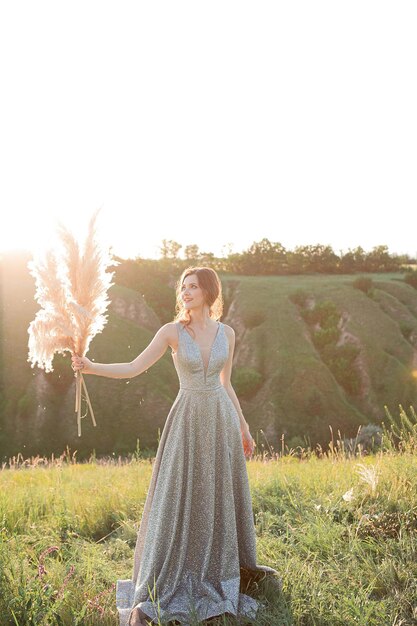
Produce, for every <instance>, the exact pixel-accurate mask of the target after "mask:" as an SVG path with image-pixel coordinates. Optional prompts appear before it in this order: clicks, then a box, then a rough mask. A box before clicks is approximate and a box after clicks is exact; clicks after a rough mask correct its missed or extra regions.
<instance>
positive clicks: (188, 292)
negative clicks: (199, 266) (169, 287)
mask: <svg viewBox="0 0 417 626" xmlns="http://www.w3.org/2000/svg"><path fill="white" fill-rule="evenodd" d="M181 299H182V301H183V303H184V307H185V308H186V309H195V308H196V307H199V306H202V305H203V304H204V302H205V300H204V293H203V290H202V289H201V287H200V286H199V284H198V278H197V275H196V274H190V275H189V276H186V277H185V279H184V281H183V283H182V285H181Z"/></svg>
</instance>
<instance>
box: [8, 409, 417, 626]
mask: <svg viewBox="0 0 417 626" xmlns="http://www.w3.org/2000/svg"><path fill="white" fill-rule="evenodd" d="M387 416H388V413H387ZM388 420H389V425H384V432H383V437H382V441H381V446H380V449H379V450H378V451H377V452H376V453H375V452H373V453H368V452H367V451H366V450H364V449H363V448H361V446H350V447H347V446H346V444H345V442H344V440H343V439H342V438H341V437H340V433H339V434H338V437H334V436H333V432H332V431H331V441H330V442H329V446H328V450H327V451H323V450H321V449H320V448H316V449H314V450H311V449H310V448H309V447H308V446H306V447H305V448H302V447H301V446H300V447H298V448H297V449H293V448H288V446H286V445H285V440H284V438H282V439H281V440H280V442H279V445H278V446H277V449H274V446H273V445H272V443H271V442H269V441H268V440H267V437H266V436H265V434H264V433H262V432H261V437H260V438H259V440H258V442H257V444H258V445H257V447H256V450H257V452H256V454H255V455H254V456H253V457H252V458H251V459H250V460H249V461H248V462H247V469H248V474H249V480H250V486H251V494H252V504H253V514H254V522H255V528H256V534H257V550H258V562H259V563H261V564H265V565H270V566H271V567H274V568H275V569H277V570H278V571H279V572H280V576H281V577H282V581H283V588H282V591H281V592H277V591H276V590H275V589H274V588H273V587H271V586H269V585H268V583H266V584H264V585H263V586H260V587H257V588H252V589H251V590H248V592H249V591H250V592H251V593H253V595H255V596H256V597H258V598H259V599H260V600H261V602H264V605H265V606H264V607H263V608H262V609H261V610H260V612H259V614H258V616H257V619H256V620H252V621H251V620H246V621H245V622H244V623H248V624H254V625H255V624H256V625H259V626H267V625H268V626H271V625H281V624H282V625H292V624H297V625H298V624H300V625H310V624H311V625H313V624H314V625H326V626H327V625H328V626H334V625H342V624H343V626H349V625H353V624H355V625H357V624H362V625H365V624H366V625H370V626H373V625H375V626H381V625H385V624H386V625H388V624H390V625H394V624H395V625H396V626H400V625H401V626H405V625H409V624H410V625H411V624H413V623H416V620H417V603H416V598H417V558H416V557H417V543H416V534H417V480H416V476H417V471H416V470H417V457H416V454H415V452H416V441H417V438H416V415H415V412H414V411H411V412H410V414H408V415H407V414H406V412H405V411H404V410H403V408H402V407H400V412H399V416H398V417H397V418H393V416H392V415H389V416H388ZM152 466H153V458H152V457H151V456H149V457H148V458H146V457H144V456H143V454H142V452H141V451H140V448H139V445H138V447H137V450H136V452H135V453H133V454H131V455H129V456H127V457H124V458H122V457H117V458H115V457H107V458H100V459H99V458H96V457H95V455H92V457H91V458H90V459H89V460H88V462H84V463H79V462H77V459H76V452H73V453H71V452H70V450H69V449H67V450H66V451H64V453H63V454H62V455H61V456H59V457H57V458H53V457H51V458H50V459H46V458H43V457H32V458H30V459H25V458H23V457H22V456H21V455H18V456H17V457H15V458H12V459H9V462H8V463H7V464H4V465H3V468H2V471H1V472H0V481H1V490H0V520H1V524H0V624H5V625H14V626H23V625H24V626H29V625H30V626H32V625H35V624H36V626H47V625H48V626H51V625H54V624H57V625H58V624H59V625H65V626H66V625H70V624H71V625H90V624H91V625H95V624H97V625H98V624H100V625H107V624H109V625H110V624H111V625H113V626H114V625H115V624H116V623H117V614H116V609H115V581H116V579H118V578H126V577H129V576H130V575H131V572H132V567H133V550H134V546H135V542H136V533H137V530H138V527H139V522H140V518H141V514H142V510H143V504H144V501H145V497H146V492H147V487H148V485H149V481H150V477H151V472H152ZM161 623H162V622H161ZM210 623H211V624H213V625H214V624H218V625H220V624H222V625H223V624H224V625H232V624H233V625H234V624H237V620H235V619H233V618H231V617H226V616H223V617H222V618H219V619H218V620H217V621H215V622H210ZM195 624H198V622H197V621H196V622H195Z"/></svg>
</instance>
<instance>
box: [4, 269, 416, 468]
mask: <svg viewBox="0 0 417 626" xmlns="http://www.w3.org/2000/svg"><path fill="white" fill-rule="evenodd" d="M26 262H27V259H24V258H21V257H16V258H12V259H10V258H9V259H7V262H6V261H5V260H4V261H3V267H2V270H3V271H2V289H1V293H2V317H1V320H2V327H1V345H2V354H1V357H0V371H1V386H0V393H1V394H2V395H1V397H0V399H1V402H0V409H1V416H0V426H1V431H0V454H1V456H2V457H4V456H5V455H11V454H17V452H19V451H21V452H23V453H24V454H25V455H31V454H36V453H42V454H51V453H52V452H54V453H55V454H56V453H61V452H62V450H63V449H65V447H66V445H67V444H68V445H69V446H70V447H71V448H72V449H74V448H77V449H78V451H79V455H80V458H81V457H82V456H83V455H85V454H89V453H90V452H91V450H92V449H93V448H94V449H95V451H96V453H97V454H105V453H111V452H115V453H116V454H118V453H124V452H127V451H129V450H133V449H135V447H136V445H137V439H138V438H139V444H140V447H141V448H147V447H149V448H155V447H156V445H157V441H158V429H160V431H161V430H162V428H163V425H164V423H165V419H166V416H167V414H168V412H169V409H170V407H171V404H172V402H173V401H174V398H175V396H176V394H177V392H178V379H177V375H176V372H175V368H174V365H173V362H172V358H171V355H170V351H169V350H168V351H167V353H166V354H165V355H164V357H163V358H162V359H161V360H160V361H159V362H158V363H156V364H155V365H154V366H153V367H152V368H150V370H148V372H146V373H144V374H142V375H141V376H138V377H136V378H134V379H131V380H117V379H109V378H104V377H97V376H86V383H87V387H88V390H89V394H90V398H91V402H92V405H93V409H94V412H95V416H96V420H97V428H94V427H93V426H92V424H91V420H90V418H89V417H88V418H87V419H84V420H83V423H82V433H83V434H82V437H81V438H78V437H77V429H76V416H75V413H74V403H75V379H74V376H73V372H72V370H71V368H70V357H69V354H66V355H65V356H62V355H57V356H56V357H55V359H54V372H52V373H49V374H45V373H44V372H43V371H42V370H40V369H39V368H34V369H32V368H31V367H30V364H29V363H28V362H27V340H28V334H27V328H28V326H29V323H30V321H31V320H32V319H33V318H34V316H35V313H36V311H37V310H38V305H37V303H36V302H35V301H34V281H33V279H32V277H31V276H30V275H29V273H28V271H27V268H26ZM219 274H220V276H221V279H222V283H223V287H224V299H225V311H224V316H223V318H222V321H223V322H224V323H226V324H229V325H230V326H232V327H233V328H234V329H235V332H236V350H235V356H234V367H233V379H232V382H233V385H234V388H235V390H236V393H237V395H238V397H239V400H240V403H241V406H242V409H243V412H244V415H245V417H246V419H247V421H248V422H249V425H250V427H251V432H252V434H253V436H254V437H255V439H256V440H257V441H258V443H259V442H260V441H263V442H265V440H266V441H267V442H268V444H269V445H271V446H272V447H273V448H275V449H277V448H278V447H281V446H282V439H281V437H282V436H284V442H285V443H286V444H288V445H297V444H298V443H305V442H306V441H308V443H311V444H312V445H314V444H315V443H317V442H318V443H320V444H321V445H326V442H327V441H328V440H329V434H330V431H329V425H331V426H332V428H333V431H334V432H335V433H336V432H337V430H338V429H339V430H340V432H341V435H342V436H354V435H355V434H356V432H357V428H358V426H359V424H367V423H369V422H371V423H374V424H378V423H380V422H381V420H382V419H384V415H385V413H384V405H387V406H388V407H389V409H391V410H392V411H393V412H396V410H397V407H398V404H402V405H403V406H405V407H407V406H409V405H410V404H416V400H417V379H416V377H415V371H416V370H417V290H416V289H414V288H413V287H411V286H410V285H408V284H406V283H405V282H404V281H403V280H402V275H401V274H398V273H395V274H369V275H364V278H369V279H370V280H371V283H370V285H368V286H367V287H366V289H365V290H361V289H360V288H357V286H356V287H355V280H356V279H357V277H356V276H354V275H309V276H306V275H302V276H266V277H261V276H256V277H254V276H237V275H227V274H222V273H221V272H219ZM359 286H360V285H359ZM362 288H363V285H362ZM164 289H166V285H164ZM109 298H110V300H111V306H110V308H109V317H108V323H107V325H106V326H105V328H104V330H103V332H102V333H100V334H98V335H97V336H96V337H95V338H94V339H93V341H92V343H91V347H90V350H89V352H88V356H89V358H91V359H94V360H96V361H100V362H105V363H111V362H125V361H130V360H132V359H133V358H134V357H135V356H137V354H139V353H140V352H141V351H142V350H143V349H144V348H145V347H146V346H147V345H148V343H149V342H150V340H151V339H152V337H153V335H154V333H155V331H156V329H157V328H158V327H159V326H160V325H161V323H163V322H162V321H161V319H162V317H163V316H160V313H159V311H157V310H156V311H154V310H152V308H151V307H150V306H149V305H148V304H147V303H146V302H145V300H144V298H143V297H142V295H141V294H140V293H138V292H136V291H133V290H131V289H128V288H127V287H122V286H120V285H114V286H113V287H111V288H110V290H109ZM174 303H175V299H174V288H173V287H172V312H174ZM84 410H85V407H84ZM261 431H263V432H261Z"/></svg>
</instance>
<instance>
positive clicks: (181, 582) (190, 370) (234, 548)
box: [116, 322, 279, 626]
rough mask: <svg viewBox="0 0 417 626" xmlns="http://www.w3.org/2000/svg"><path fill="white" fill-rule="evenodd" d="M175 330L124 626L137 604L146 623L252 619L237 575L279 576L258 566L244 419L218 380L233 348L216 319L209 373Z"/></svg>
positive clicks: (122, 585)
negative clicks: (169, 401) (171, 382)
mask: <svg viewBox="0 0 417 626" xmlns="http://www.w3.org/2000/svg"><path fill="white" fill-rule="evenodd" d="M176 325H177V329H178V349H177V351H176V352H172V358H173V360H174V365H175V368H176V370H177V374H178V378H179V382H180V388H179V392H178V395H177V397H176V398H175V400H174V403H173V405H172V407H171V410H170V411H169V414H168V416H167V419H166V422H165V425H164V428H163V431H162V434H161V438H160V442H159V446H158V450H157V454H156V457H155V461H154V465H153V470H152V476H151V480H150V485H149V488H148V493H147V496H146V500H145V504H144V510H143V514H142V519H141V523H140V527H139V530H138V534H137V541H136V547H135V554H134V566H133V575H132V578H131V579H128V580H118V581H117V585H116V605H117V610H118V614H119V619H120V621H119V624H120V626H130V624H131V622H130V617H131V612H132V610H133V608H135V607H140V608H141V610H142V611H143V612H144V613H145V614H146V615H148V616H149V617H150V618H152V623H154V622H155V623H157V622H158V615H159V619H160V621H161V623H168V622H169V621H170V620H177V621H178V622H180V623H181V624H182V625H183V626H189V624H190V623H192V619H194V620H195V621H194V623H196V621H197V620H198V621H200V620H203V619H208V618H210V617H213V616H215V615H220V614H222V613H232V614H234V615H246V616H248V617H255V615H256V613H257V610H258V609H259V607H260V606H261V603H260V601H259V600H255V599H254V598H252V597H250V596H249V595H246V594H245V593H241V592H240V587H241V585H240V583H241V572H242V571H245V574H247V573H248V572H249V573H253V575H254V579H255V578H256V576H257V575H258V574H259V573H261V574H263V575H264V574H265V572H268V573H270V574H272V575H273V576H274V577H275V575H276V574H278V573H277V572H276V570H274V569H272V568H269V567H267V566H259V565H257V563H256V538H255V526H254V517H253V510H252V500H251V494H250V491H249V480H248V475H247V469H246V459H245V455H244V451H243V444H242V435H241V431H240V421H239V416H238V413H237V411H236V408H235V406H234V404H233V402H232V400H231V398H230V397H229V395H228V393H227V391H226V389H225V388H224V387H223V386H222V385H221V383H220V372H221V370H222V369H223V366H224V365H225V363H226V360H227V357H228V350H229V346H228V340H227V336H226V332H225V329H224V325H223V323H222V322H218V328H217V333H216V336H215V339H214V342H213V344H212V347H211V351H210V356H209V360H208V366H207V371H205V367H204V363H203V358H202V354H201V350H200V347H199V346H198V344H197V343H196V342H195V340H194V339H193V338H192V337H191V335H190V334H189V331H188V330H186V329H185V328H184V326H183V325H182V324H181V323H180V322H177V323H176ZM242 568H244V569H242ZM278 580H279V579H278ZM245 590H246V589H245Z"/></svg>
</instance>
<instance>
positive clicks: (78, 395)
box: [75, 372, 97, 437]
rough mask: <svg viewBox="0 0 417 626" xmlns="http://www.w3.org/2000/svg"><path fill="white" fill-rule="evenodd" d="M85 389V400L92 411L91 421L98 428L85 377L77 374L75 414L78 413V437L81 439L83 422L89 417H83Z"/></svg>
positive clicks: (79, 373)
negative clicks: (82, 406) (82, 404)
mask: <svg viewBox="0 0 417 626" xmlns="http://www.w3.org/2000/svg"><path fill="white" fill-rule="evenodd" d="M83 389H84V393H85V399H86V400H87V404H88V409H90V414H91V420H92V422H93V426H97V424H96V420H95V418H94V412H93V407H92V406H91V402H90V396H89V395H88V391H87V387H86V384H85V381H84V377H83V375H82V373H81V372H76V373H75V412H76V413H77V426H78V436H79V437H81V420H82V419H83V418H84V417H85V416H86V415H87V413H88V409H87V412H86V413H85V415H81V401H82V390H83Z"/></svg>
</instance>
